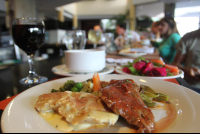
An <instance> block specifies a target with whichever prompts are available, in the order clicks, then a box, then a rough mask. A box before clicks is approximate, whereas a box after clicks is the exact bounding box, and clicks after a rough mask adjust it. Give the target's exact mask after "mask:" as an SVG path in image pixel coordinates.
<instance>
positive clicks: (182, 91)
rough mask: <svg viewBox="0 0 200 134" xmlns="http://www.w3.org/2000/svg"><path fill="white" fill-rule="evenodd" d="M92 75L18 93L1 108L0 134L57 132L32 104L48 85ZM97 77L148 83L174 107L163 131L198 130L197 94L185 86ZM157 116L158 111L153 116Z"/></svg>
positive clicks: (129, 77) (54, 86) (108, 77)
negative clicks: (169, 123) (172, 120)
mask: <svg viewBox="0 0 200 134" xmlns="http://www.w3.org/2000/svg"><path fill="white" fill-rule="evenodd" d="M92 76H93V75H84V76H79V77H68V78H63V79H58V80H54V81H49V82H46V83H42V84H40V85H37V86H35V87H32V88H30V89H27V90H26V91H24V92H22V93H21V94H19V95H18V96H17V97H16V98H14V99H13V100H12V101H11V102H10V103H9V104H8V105H7V107H6V108H5V110H4V112H3V114H2V118H1V128H2V132H3V133H59V132H60V131H58V130H57V129H55V128H53V127H52V126H51V125H49V124H48V123H47V122H46V121H45V120H44V119H43V118H42V117H41V116H39V115H38V112H37V111H36V110H35V109H34V105H35V103H36V101H37V98H38V96H39V95H42V94H44V93H50V91H51V89H52V88H55V89H58V88H59V87H60V86H62V85H63V84H64V83H65V82H66V81H67V80H75V81H76V82H81V81H84V80H87V79H89V78H92ZM100 79H101V80H105V81H108V80H110V79H133V80H134V81H135V82H136V83H137V84H138V85H140V84H144V85H147V86H150V87H151V88H153V89H154V90H155V91H157V92H161V93H164V94H167V95H169V101H170V102H172V103H173V104H174V106H175V107H176V110H177V114H178V116H177V118H176V119H175V120H174V122H173V123H172V124H171V125H170V126H169V127H168V128H167V129H165V130H164V131H162V132H164V133H197V132H200V127H199V124H200V120H199V119H200V114H199V113H200V106H199V102H200V95H199V94H198V93H196V92H194V91H192V90H190V89H188V88H185V87H183V86H180V85H178V84H174V83H171V82H167V81H163V80H158V79H151V78H144V77H134V76H130V75H101V76H100ZM154 116H155V118H157V117H159V114H157V115H155V114H154Z"/></svg>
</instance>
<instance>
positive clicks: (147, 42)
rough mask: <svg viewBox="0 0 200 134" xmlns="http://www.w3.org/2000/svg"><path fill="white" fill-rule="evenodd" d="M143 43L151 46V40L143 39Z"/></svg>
mask: <svg viewBox="0 0 200 134" xmlns="http://www.w3.org/2000/svg"><path fill="white" fill-rule="evenodd" d="M141 43H142V45H151V41H150V40H149V39H143V40H142V41H141Z"/></svg>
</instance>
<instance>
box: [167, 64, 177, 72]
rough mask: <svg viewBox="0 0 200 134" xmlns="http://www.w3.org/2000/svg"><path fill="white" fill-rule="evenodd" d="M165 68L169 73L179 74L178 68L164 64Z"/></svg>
mask: <svg viewBox="0 0 200 134" xmlns="http://www.w3.org/2000/svg"><path fill="white" fill-rule="evenodd" d="M165 68H167V69H170V73H176V72H179V69H178V67H177V66H174V65H169V64H165Z"/></svg>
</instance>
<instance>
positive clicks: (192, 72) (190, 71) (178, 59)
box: [172, 52, 200, 80]
mask: <svg viewBox="0 0 200 134" xmlns="http://www.w3.org/2000/svg"><path fill="white" fill-rule="evenodd" d="M186 56H187V55H186V54H181V53H180V52H177V53H176V56H175V58H174V61H173V63H172V65H175V66H177V67H178V68H179V69H181V70H183V72H184V73H185V75H187V76H188V77H189V78H191V79H195V80H200V77H198V76H196V75H200V70H198V69H197V68H194V67H191V68H186V67H183V66H181V63H182V62H184V60H185V58H186Z"/></svg>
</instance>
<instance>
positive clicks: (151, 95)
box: [143, 91, 159, 98]
mask: <svg viewBox="0 0 200 134" xmlns="http://www.w3.org/2000/svg"><path fill="white" fill-rule="evenodd" d="M143 93H144V94H145V95H146V96H148V97H149V98H156V97H158V96H159V94H155V93H151V92H148V91H143Z"/></svg>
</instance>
